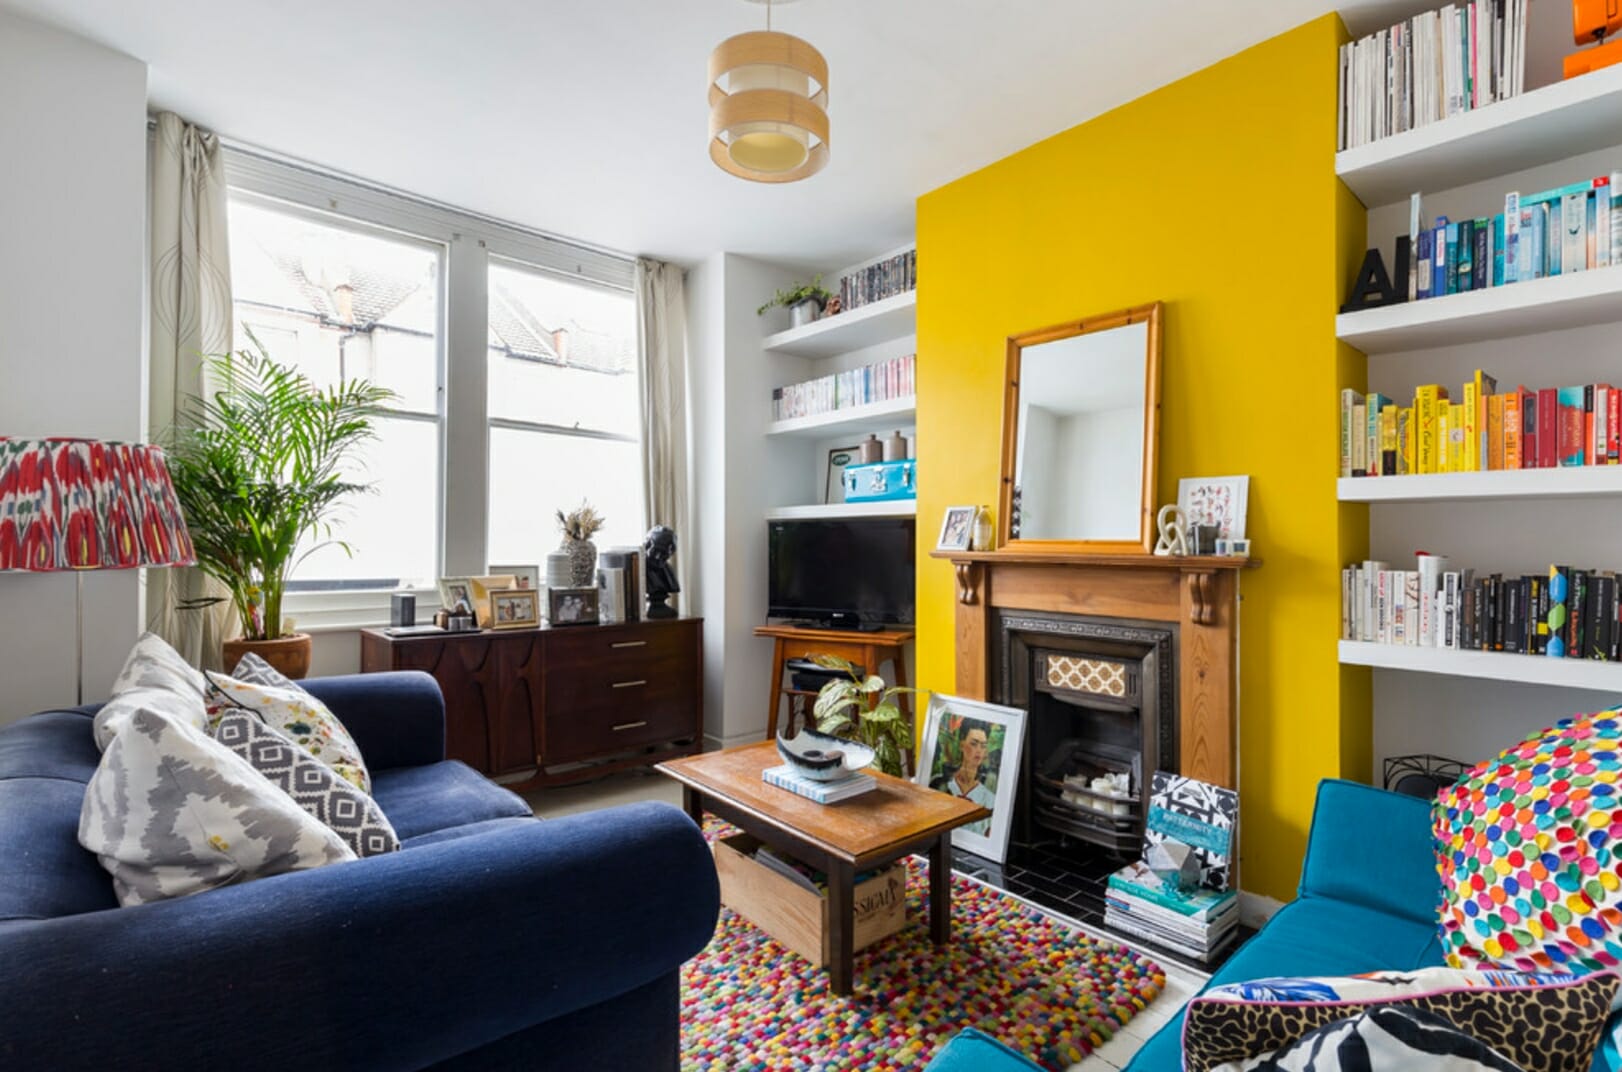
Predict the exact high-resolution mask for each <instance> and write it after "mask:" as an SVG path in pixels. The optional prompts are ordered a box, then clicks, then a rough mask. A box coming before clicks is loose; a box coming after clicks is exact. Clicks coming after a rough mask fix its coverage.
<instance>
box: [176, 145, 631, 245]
mask: <svg viewBox="0 0 1622 1072" xmlns="http://www.w3.org/2000/svg"><path fill="white" fill-rule="evenodd" d="M157 127H158V120H157V116H155V115H148V116H147V117H146V129H147V133H148V134H150V133H152V132H153V131H154V130H156V129H157ZM210 133H213V134H214V136H215V137H216V138H218V139H219V141H220V146H221V148H224V149H228V150H230V151H231V152H233V153H239V154H241V155H242V156H247V157H252V158H253V159H256V160H263V161H266V162H268V163H272V164H277V165H280V166H281V167H286V168H290V169H292V170H294V171H302V172H304V173H305V174H307V175H314V176H315V177H317V178H322V179H334V180H337V181H339V182H345V183H349V184H350V185H352V186H358V187H360V188H361V189H363V190H368V191H370V192H372V193H379V194H386V195H387V196H389V197H395V198H399V199H400V200H402V201H409V202H411V203H413V204H416V205H421V206H422V207H424V208H430V209H434V210H435V211H438V212H448V213H451V214H453V215H457V216H462V217H464V218H466V219H470V220H474V221H476V222H478V223H485V224H489V225H491V226H494V227H500V228H504V229H506V230H509V231H516V232H518V233H520V234H523V235H527V236H529V237H531V238H539V239H543V240H545V241H547V242H556V243H558V244H559V245H563V246H569V247H570V248H572V249H578V250H581V251H582V252H585V253H595V254H598V255H599V256H604V257H614V258H617V259H619V260H623V261H626V262H627V263H630V264H634V263H635V262H636V257H635V256H634V255H632V254H630V253H626V252H624V251H623V250H618V249H613V248H611V247H609V246H599V245H595V244H593V243H591V242H585V241H582V240H581V239H578V238H567V237H565V236H563V235H559V234H553V233H552V232H551V231H543V230H540V229H539V228H536V227H529V226H526V225H525V224H522V223H514V222H513V221H512V220H504V219H502V218H501V217H499V216H490V215H487V214H485V213H483V212H475V211H474V210H472V209H468V208H463V207H462V206H461V205H453V204H451V203H450V202H448V201H438V200H435V199H434V198H432V197H424V196H423V195H422V194H415V193H412V192H411V191H409V190H402V189H400V188H399V187H397V186H390V185H388V184H387V183H383V182H377V181H374V180H372V179H363V178H361V177H360V176H359V175H352V174H350V173H349V172H347V171H339V170H338V169H337V168H333V167H327V166H326V165H324V164H316V163H312V162H311V161H309V160H304V159H301V158H299V157H296V156H289V155H287V154H286V153H281V152H277V151H276V150H274V149H266V148H264V147H262V146H259V145H254V144H253V143H251V142H245V141H238V140H237V139H235V138H228V137H226V136H225V135H223V134H220V133H219V132H218V131H211V132H210Z"/></svg>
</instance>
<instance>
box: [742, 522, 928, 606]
mask: <svg viewBox="0 0 1622 1072" xmlns="http://www.w3.org/2000/svg"><path fill="white" fill-rule="evenodd" d="M913 533H914V527H913V519H912V518H910V517H907V518H900V517H891V518H853V519H849V520H839V521H836V520H822V519H819V520H804V521H771V522H768V523H767V559H768V570H769V572H770V575H771V577H770V581H769V583H768V585H767V596H766V598H767V602H768V604H769V606H768V608H767V612H766V613H767V615H768V617H772V618H792V619H794V620H797V621H806V622H811V623H814V624H817V625H825V626H829V627H831V628H832V627H837V628H868V629H877V628H879V627H880V626H885V625H911V624H912V621H913V607H914V595H913V564H914V558H915V554H916V544H915V542H914V538H913Z"/></svg>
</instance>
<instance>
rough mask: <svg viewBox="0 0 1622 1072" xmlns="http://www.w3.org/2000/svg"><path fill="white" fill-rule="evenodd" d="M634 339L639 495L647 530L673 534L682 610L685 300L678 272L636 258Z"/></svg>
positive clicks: (688, 532)
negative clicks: (638, 374) (638, 363)
mask: <svg viewBox="0 0 1622 1072" xmlns="http://www.w3.org/2000/svg"><path fill="white" fill-rule="evenodd" d="M636 334H637V345H638V348H639V349H640V352H641V357H642V454H643V457H642V490H643V498H644V501H645V502H646V503H647V518H648V525H649V526H650V527H651V526H653V525H669V526H670V527H671V528H673V529H675V530H676V557H675V558H674V559H673V564H674V565H675V567H676V581H677V583H678V584H680V585H681V588H682V593H683V595H682V597H681V598H679V599H678V600H676V603H675V605H676V606H678V607H685V606H686V605H687V597H686V593H687V592H688V590H689V587H688V580H687V578H688V576H689V572H690V571H689V570H688V569H687V560H688V559H689V558H690V557H691V553H690V551H689V550H688V547H687V541H690V540H691V539H692V537H693V531H694V530H693V524H692V515H691V513H690V512H689V508H688V497H687V299H686V295H685V293H684V287H683V270H682V269H681V268H680V267H678V266H676V265H674V264H665V263H663V262H661V261H654V260H648V259H646V258H638V260H637V262H636Z"/></svg>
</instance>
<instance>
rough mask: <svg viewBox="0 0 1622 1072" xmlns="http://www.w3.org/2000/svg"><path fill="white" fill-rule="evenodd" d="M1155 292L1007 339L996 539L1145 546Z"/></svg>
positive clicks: (1124, 549)
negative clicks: (1150, 299) (1126, 305)
mask: <svg viewBox="0 0 1622 1072" xmlns="http://www.w3.org/2000/svg"><path fill="white" fill-rule="evenodd" d="M1163 315H1164V312H1163V306H1162V305H1161V303H1160V302H1155V303H1154V304H1152V305H1140V306H1137V307H1135V308H1132V309H1123V310H1121V311H1119V312H1114V313H1105V314H1104V315H1102V316H1095V317H1088V318H1087V319H1085V320H1074V321H1071V322H1070V323H1067V324H1056V325H1054V326H1053V327H1049V328H1043V329H1041V330H1040V331H1030V332H1026V333H1025V334H1023V335H1015V336H1013V337H1011V338H1010V339H1009V340H1008V375H1007V379H1006V382H1005V388H1004V401H1003V424H1002V490H1001V502H1000V508H999V510H998V530H999V536H1000V539H999V541H998V543H999V545H1000V546H1004V547H1013V548H1019V547H1025V548H1027V549H1037V548H1040V549H1044V550H1056V549H1057V550H1071V551H1076V552H1079V553H1092V554H1133V553H1143V554H1149V553H1152V551H1153V549H1154V540H1155V529H1154V513H1155V479H1156V477H1157V475H1158V472H1159V463H1160V359H1161V321H1162V317H1163Z"/></svg>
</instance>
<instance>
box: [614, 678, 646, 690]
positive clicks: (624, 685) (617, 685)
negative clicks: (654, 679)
mask: <svg viewBox="0 0 1622 1072" xmlns="http://www.w3.org/2000/svg"><path fill="white" fill-rule="evenodd" d="M647 683H648V682H647V679H646V678H641V679H638V680H636V681H616V682H614V683H613V684H612V685H610V686H609V688H611V689H634V688H636V687H637V686H638V685H646V684H647Z"/></svg>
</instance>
